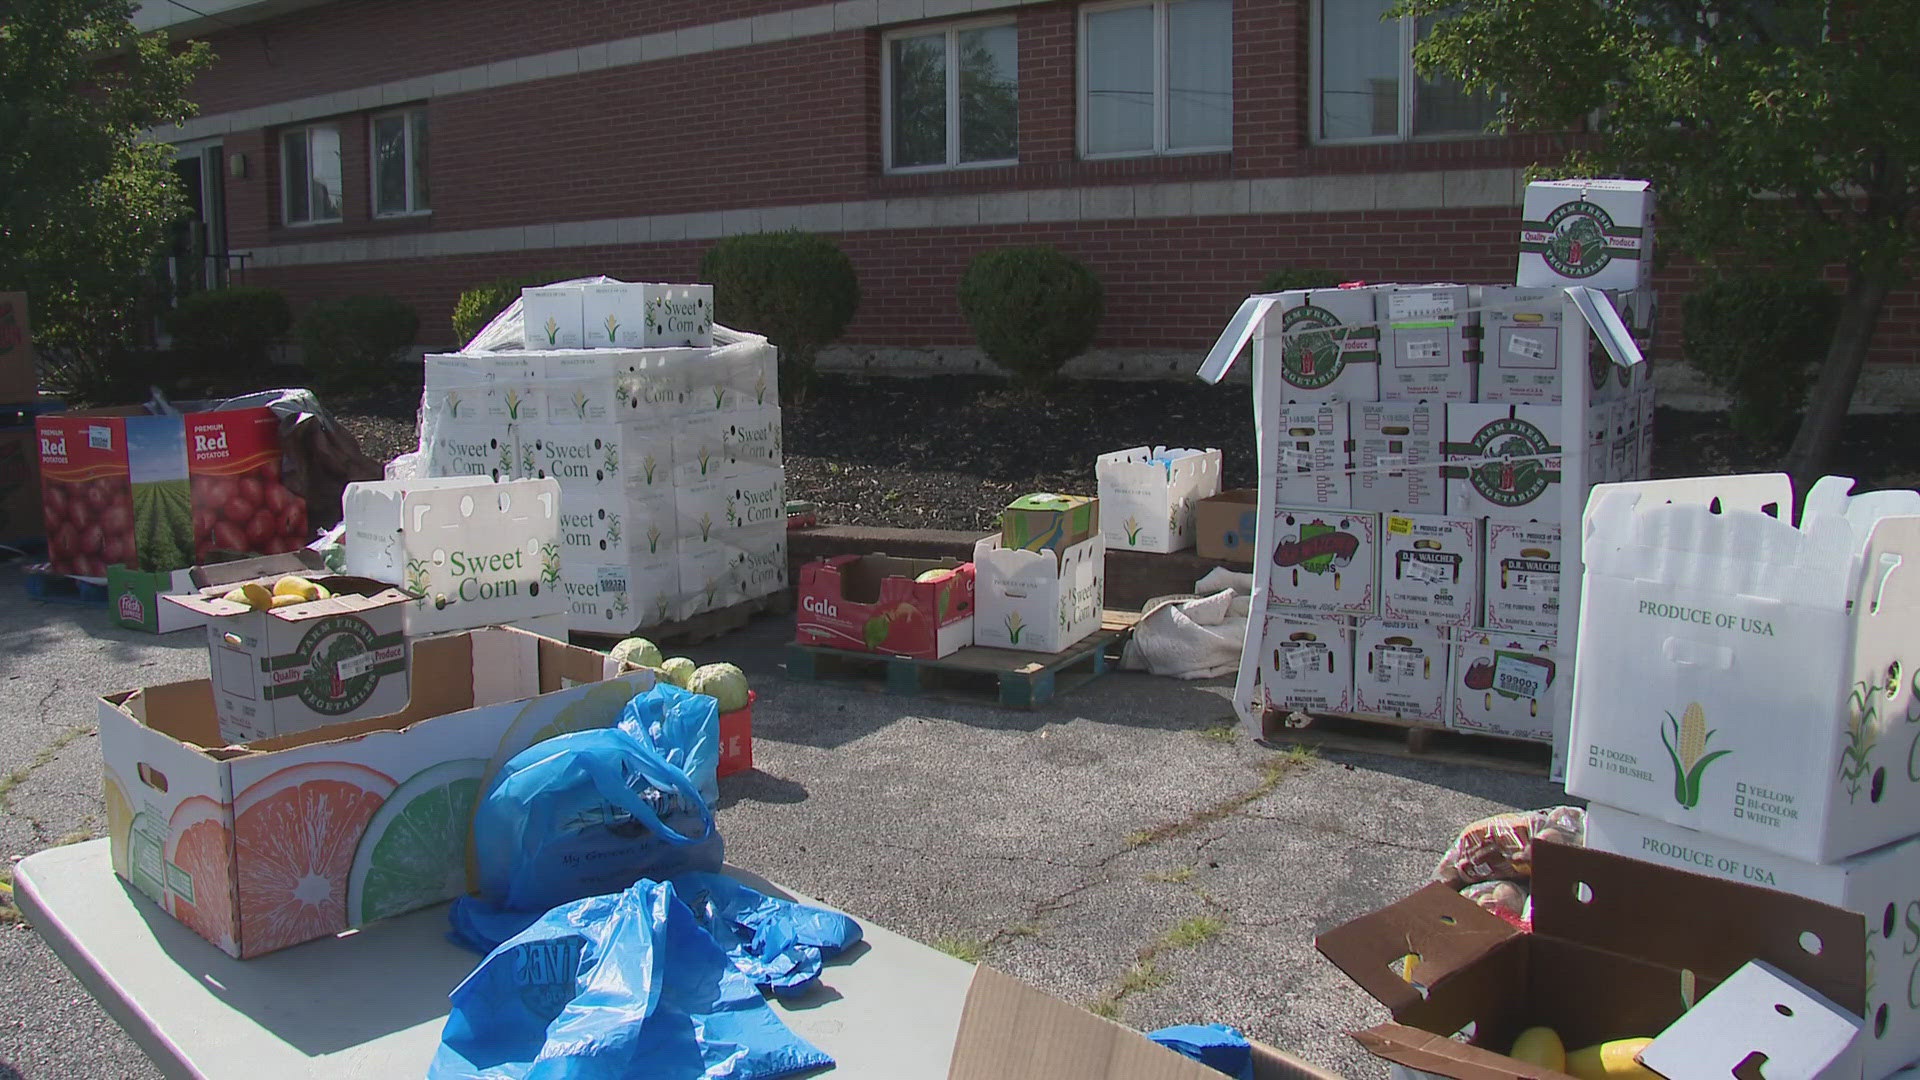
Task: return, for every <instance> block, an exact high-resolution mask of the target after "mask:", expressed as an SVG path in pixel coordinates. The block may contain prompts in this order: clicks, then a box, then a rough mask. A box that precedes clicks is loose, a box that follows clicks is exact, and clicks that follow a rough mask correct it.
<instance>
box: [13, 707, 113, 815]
mask: <svg viewBox="0 0 1920 1080" xmlns="http://www.w3.org/2000/svg"><path fill="white" fill-rule="evenodd" d="M91 734H93V729H92V728H90V727H70V728H68V729H67V730H65V731H63V732H61V733H60V734H59V735H57V736H55V737H54V740H53V741H52V742H50V743H48V744H47V745H45V746H43V747H41V748H40V750H39V752H37V753H35V754H34V755H33V759H32V760H31V761H28V762H27V763H26V764H25V765H22V766H20V767H19V768H17V769H15V770H13V771H12V772H10V773H8V774H7V775H5V776H0V810H6V811H9V812H11V811H12V810H13V792H14V790H15V789H16V788H18V787H19V786H20V785H21V784H24V783H26V782H27V780H28V779H29V778H31V777H32V776H33V774H34V773H35V772H38V771H39V770H41V769H44V768H46V767H47V766H48V765H50V764H52V762H53V760H54V759H55V758H57V757H59V756H60V751H62V750H65V749H66V748H67V747H69V746H72V745H73V744H74V743H76V742H78V741H79V740H80V739H81V737H83V736H86V735H91ZM29 820H31V819H29Z"/></svg>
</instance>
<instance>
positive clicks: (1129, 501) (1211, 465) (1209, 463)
mask: <svg viewBox="0 0 1920 1080" xmlns="http://www.w3.org/2000/svg"><path fill="white" fill-rule="evenodd" d="M1093 470H1094V476H1095V478H1096V480H1097V481H1098V483H1099V485H1100V508H1101V514H1102V517H1101V531H1102V533H1103V535H1105V537H1106V541H1107V546H1108V547H1109V548H1120V549H1126V550H1132V551H1155V552H1163V553H1164V552H1173V551H1183V550H1185V549H1186V548H1189V547H1191V546H1193V508H1194V504H1195V503H1198V502H1199V501H1200V500H1201V499H1204V498H1207V497H1208V496H1210V495H1214V494H1216V493H1218V492H1219V490H1220V451H1218V450H1192V449H1174V448H1172V447H1165V446H1138V447H1135V448H1133V449H1131V450H1120V451H1117V452H1115V453H1111V454H1102V455H1100V457H1099V458H1098V459H1097V460H1096V461H1095V462H1094V467H1093Z"/></svg>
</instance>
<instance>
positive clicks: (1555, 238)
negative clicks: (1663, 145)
mask: <svg viewBox="0 0 1920 1080" xmlns="http://www.w3.org/2000/svg"><path fill="white" fill-rule="evenodd" d="M1521 219H1522V220H1521V222H1520V269H1519V274H1518V276H1517V277H1516V278H1515V279H1514V281H1515V283H1516V284H1518V285H1521V286H1526V287H1530V288H1543V287H1544V288H1555V287H1560V286H1566V285H1590V286H1592V287H1593V288H1596V289H1638V288H1642V287H1644V286H1646V285H1647V284H1649V282H1650V279H1651V278H1652V276H1653V190H1652V186H1651V185H1650V184H1648V183H1647V182H1646V181H1645V180H1536V181H1534V182H1532V183H1530V184H1528V185H1527V193H1526V196H1525V198H1524V200H1523V201H1522V204H1521Z"/></svg>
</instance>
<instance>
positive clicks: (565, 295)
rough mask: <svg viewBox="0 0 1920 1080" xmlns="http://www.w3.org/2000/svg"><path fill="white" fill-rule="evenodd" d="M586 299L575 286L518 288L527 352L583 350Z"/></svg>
mask: <svg viewBox="0 0 1920 1080" xmlns="http://www.w3.org/2000/svg"><path fill="white" fill-rule="evenodd" d="M585 296H586V294H585V293H584V292H583V291H582V290H581V288H580V286H578V285H550V286H543V287H541V288H536V289H521V290H520V319H521V328H522V329H521V333H522V334H523V336H524V344H525V348H526V350H527V351H528V352H532V351H534V350H536V349H584V348H586V311H585V308H584V307H583V304H584V301H585Z"/></svg>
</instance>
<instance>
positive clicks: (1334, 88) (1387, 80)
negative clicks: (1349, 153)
mask: <svg viewBox="0 0 1920 1080" xmlns="http://www.w3.org/2000/svg"><path fill="white" fill-rule="evenodd" d="M1392 6H1393V0H1321V4H1320V137H1321V138H1323V139H1362V138H1366V137H1367V136H1370V135H1398V134H1399V133H1400V68H1401V65H1402V64H1403V63H1404V62H1405V58H1404V57H1402V56H1401V55H1400V24H1399V23H1398V22H1397V21H1394V22H1381V21H1380V17H1381V16H1382V15H1384V14H1386V13H1387V11H1388V9H1389V8H1391V7H1392Z"/></svg>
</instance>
